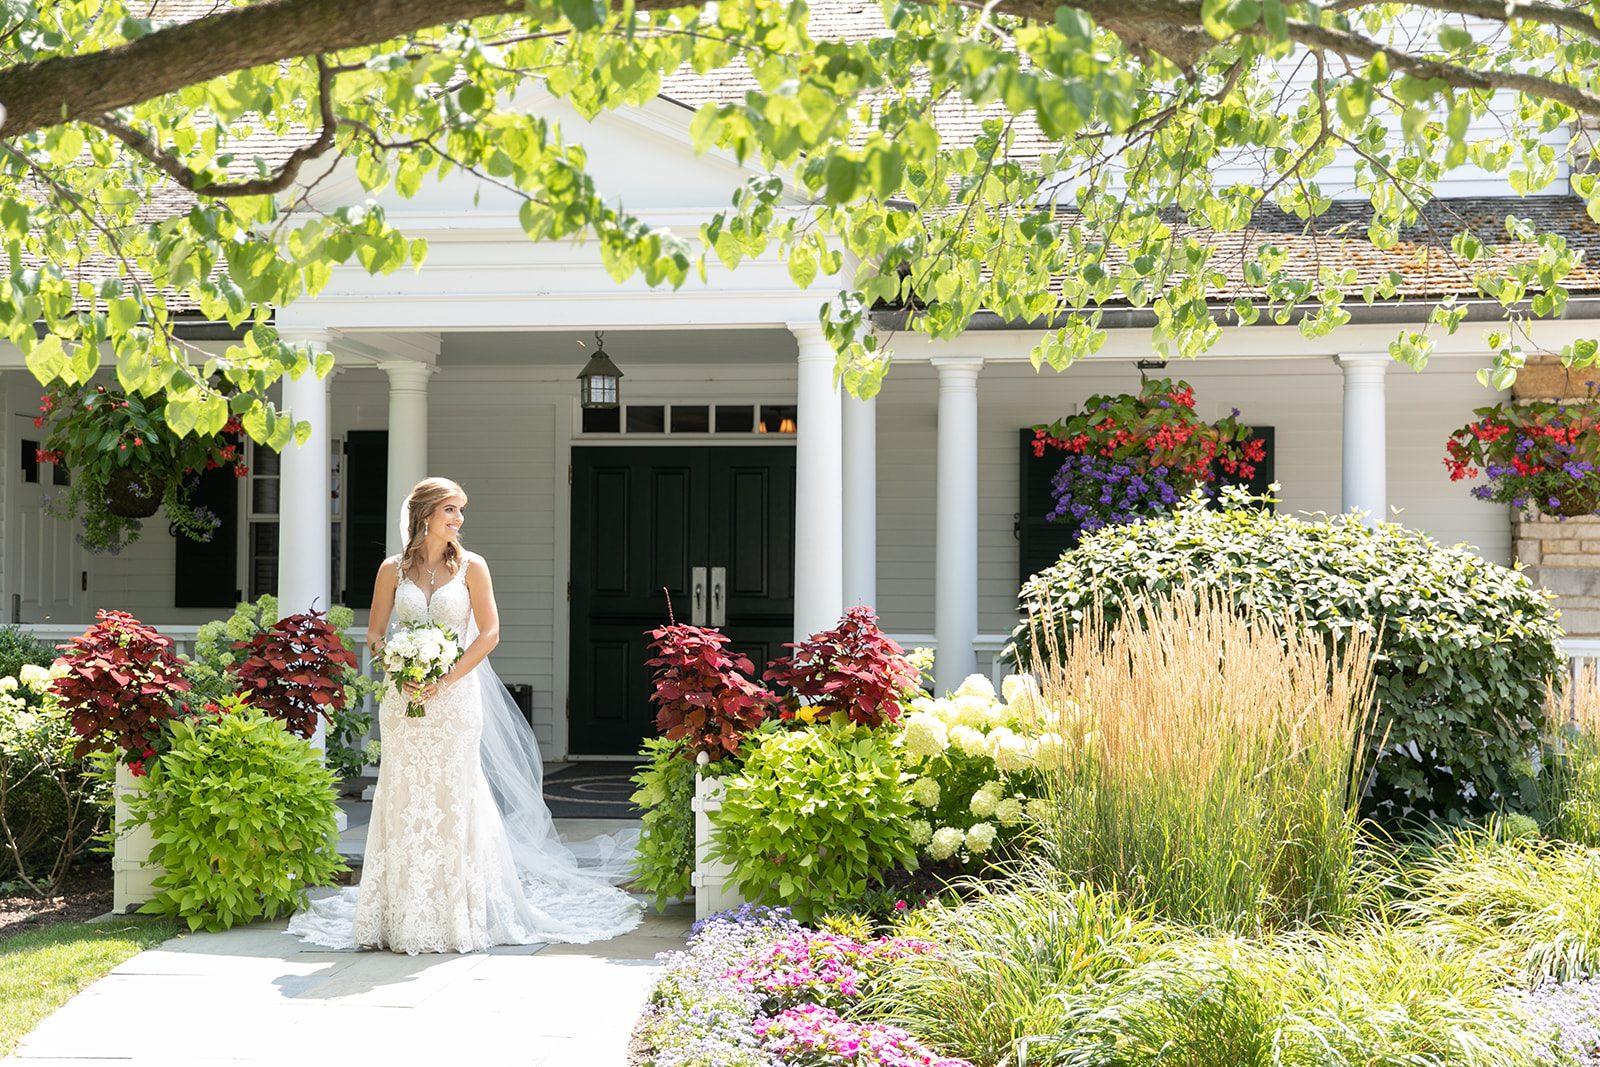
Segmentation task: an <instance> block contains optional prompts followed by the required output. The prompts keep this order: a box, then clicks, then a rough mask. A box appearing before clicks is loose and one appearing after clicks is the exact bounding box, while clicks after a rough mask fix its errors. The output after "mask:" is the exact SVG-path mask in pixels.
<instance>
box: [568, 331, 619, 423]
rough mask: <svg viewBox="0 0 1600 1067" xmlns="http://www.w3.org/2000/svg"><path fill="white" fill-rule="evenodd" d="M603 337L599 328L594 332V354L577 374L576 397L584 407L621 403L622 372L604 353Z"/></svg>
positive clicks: (608, 405)
mask: <svg viewBox="0 0 1600 1067" xmlns="http://www.w3.org/2000/svg"><path fill="white" fill-rule="evenodd" d="M604 338H605V334H603V333H601V332H600V331H599V330H596V331H595V332H594V355H592V356H590V357H589V362H588V363H586V364H584V367H583V370H582V371H581V372H580V373H579V374H578V397H579V401H580V403H581V404H582V406H584V407H586V408H615V407H618V406H619V405H620V404H621V403H622V372H621V371H620V370H618V369H617V365H616V364H615V363H613V362H611V357H610V356H608V355H606V350H605V340H604ZM578 344H579V345H580V346H582V345H583V342H582V341H579V342H578Z"/></svg>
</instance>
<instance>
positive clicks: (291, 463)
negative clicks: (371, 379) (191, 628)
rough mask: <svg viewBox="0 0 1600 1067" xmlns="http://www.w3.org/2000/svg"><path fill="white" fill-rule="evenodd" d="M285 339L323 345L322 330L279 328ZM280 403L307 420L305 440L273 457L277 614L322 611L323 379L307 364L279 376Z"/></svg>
mask: <svg viewBox="0 0 1600 1067" xmlns="http://www.w3.org/2000/svg"><path fill="white" fill-rule="evenodd" d="M283 337H284V340H286V341H291V342H294V343H297V344H299V343H304V342H307V341H310V342H311V343H313V344H314V345H316V346H317V347H318V348H325V347H327V344H328V341H329V335H328V333H327V332H326V331H314V332H313V331H295V332H293V333H290V332H288V331H283ZM283 407H284V409H285V410H286V411H287V412H288V414H289V415H290V416H291V417H292V418H293V419H294V420H295V421H296V422H300V421H305V422H309V423H311V436H310V437H309V438H307V439H306V443H305V444H303V445H301V444H296V443H295V442H294V441H293V440H291V441H290V442H289V443H288V444H287V445H285V446H284V448H283V454H282V457H281V459H280V460H279V472H280V480H279V483H278V614H279V615H280V616H284V615H293V614H295V613H296V612H301V611H308V610H310V609H311V608H313V607H315V608H318V609H320V610H323V611H326V610H327V609H328V607H329V602H328V601H329V596H330V594H331V590H332V588H333V577H332V573H331V572H332V567H333V549H332V517H331V516H330V514H329V507H328V465H329V461H330V459H331V456H330V454H329V452H328V439H329V433H328V379H327V378H318V377H317V375H316V371H315V370H313V369H312V368H310V367H307V368H306V370H305V371H304V372H302V373H301V375H300V377H298V378H289V377H285V378H284V379H283Z"/></svg>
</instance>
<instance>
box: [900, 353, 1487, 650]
mask: <svg viewBox="0 0 1600 1067" xmlns="http://www.w3.org/2000/svg"><path fill="white" fill-rule="evenodd" d="M1153 373H1158V374H1164V375H1168V376H1172V377H1180V378H1183V379H1186V380H1187V381H1189V382H1190V383H1191V384H1193V385H1194V387H1195V394H1196V399H1197V401H1198V406H1199V410H1200V412H1201V414H1202V415H1203V416H1204V417H1206V418H1208V419H1209V418H1216V417H1218V416H1221V415H1224V414H1226V413H1227V412H1228V410H1229V409H1230V408H1232V407H1238V408H1239V409H1240V414H1241V417H1242V418H1244V419H1245V420H1246V421H1247V422H1251V423H1255V424H1258V425H1264V426H1273V427H1275V428H1276V445H1277V450H1276V451H1277V460H1276V463H1277V466H1276V476H1277V479H1278V481H1279V482H1280V483H1282V486H1283V489H1282V494H1281V499H1282V502H1281V504H1280V507H1281V508H1282V509H1283V510H1285V511H1288V512H1296V513H1299V512H1317V511H1326V512H1336V511H1338V510H1339V492H1340V489H1339V468H1340V448H1341V431H1340V424H1341V415H1342V403H1343V381H1342V378H1341V375H1340V372H1339V370H1338V368H1337V367H1335V366H1334V365H1333V364H1332V363H1331V362H1328V361H1323V360H1316V361H1311V360H1296V361H1290V360H1260V361H1223V360H1206V359H1201V360H1199V361H1197V362H1193V363H1177V362H1174V363H1173V364H1171V365H1169V367H1168V368H1167V370H1166V371H1161V372H1153ZM1138 383H1139V377H1138V372H1137V371H1136V370H1135V369H1134V368H1133V367H1132V366H1131V365H1129V364H1126V363H1115V364H1110V365H1106V364H1099V363H1095V362H1092V361H1091V362H1089V363H1084V364H1080V365H1078V366H1076V367H1073V368H1072V369H1070V370H1068V371H1066V372H1065V373H1059V374H1058V373H1056V372H1053V371H1050V370H1048V369H1046V370H1044V371H1042V372H1040V373H1038V374H1035V373H1034V371H1033V370H1032V368H1031V367H1028V366H1026V365H1023V364H1015V363H1005V364H990V365H989V366H986V367H985V368H984V370H983V372H982V374H980V375H979V378H978V434H979V446H978V447H979V454H978V473H979V479H980V485H979V488H978V500H979V507H980V509H981V513H980V514H979V516H978V546H979V554H980V559H979V564H978V598H979V604H978V610H979V623H978V629H979V632H980V633H985V634H994V633H1003V632H1006V631H1009V630H1010V628H1011V626H1012V625H1013V623H1014V621H1015V617H1016V612H1015V606H1016V595H1017V542H1016V538H1015V536H1014V534H1013V532H1012V523H1013V517H1014V516H1015V514H1016V512H1017V509H1018V502H1017V491H1018V470H1017V462H1018V459H1017V451H1018V447H1019V446H1018V443H1017V430H1018V429H1019V428H1021V427H1023V426H1029V425H1033V424H1036V423H1042V422H1049V421H1052V420H1054V419H1056V418H1058V417H1060V416H1061V415H1063V414H1066V413H1068V412H1070V411H1072V410H1075V406H1076V405H1078V404H1080V403H1082V401H1084V400H1085V399H1086V398H1087V397H1089V396H1090V395H1091V394H1094V393H1115V392H1125V391H1131V390H1134V389H1136V388H1137V387H1138ZM1496 399H1497V396H1496V394H1494V393H1491V392H1490V391H1488V390H1486V389H1484V388H1483V387H1482V386H1481V385H1479V384H1478V382H1477V379H1476V377H1475V376H1474V373H1473V370H1472V369H1470V368H1468V367H1466V366H1463V365H1460V364H1451V363H1448V362H1445V361H1438V362H1436V363H1435V364H1434V366H1432V367H1430V368H1429V369H1428V370H1427V371H1425V372H1423V373H1422V374H1413V373H1412V372H1410V371H1408V370H1405V369H1403V368H1401V367H1399V366H1398V365H1397V366H1396V367H1395V368H1393V369H1392V370H1391V371H1390V372H1389V377H1388V426H1389V503H1390V507H1391V508H1393V509H1398V510H1399V515H1398V518H1399V520H1400V521H1402V522H1404V523H1406V524H1407V525H1410V526H1414V527H1418V528H1420V529H1423V530H1426V531H1427V532H1429V533H1430V534H1432V535H1433V536H1435V537H1437V538H1438V539H1439V540H1441V541H1444V542H1446V543H1455V542H1458V541H1465V542H1468V543H1470V544H1472V545H1475V546H1476V547H1477V548H1478V549H1479V551H1481V552H1482V553H1483V554H1484V555H1485V556H1487V557H1488V558H1490V559H1492V560H1495V561H1497V562H1501V563H1504V562H1506V561H1507V560H1508V559H1509V557H1510V538H1511V530H1510V521H1509V516H1508V514H1507V511H1506V509H1505V508H1504V507H1502V506H1498V505H1492V504H1485V503H1483V502H1481V501H1477V500H1474V499H1472V498H1471V497H1469V496H1468V495H1467V492H1466V489H1465V487H1463V486H1462V485H1459V484H1451V482H1450V481H1449V479H1448V478H1447V477H1446V476H1445V473H1444V468H1443V466H1442V465H1441V460H1442V458H1443V456H1444V442H1445V437H1446V435H1447V434H1448V433H1449V432H1450V431H1451V430H1453V429H1455V428H1456V427H1458V426H1460V425H1462V424H1463V423H1465V422H1466V421H1467V420H1468V419H1469V418H1470V417H1471V413H1472V409H1473V408H1474V407H1478V406H1482V405H1484V404H1490V403H1493V402H1494V401H1495V400H1496ZM937 405H938V394H937V378H936V375H935V372H934V370H933V369H932V368H931V367H929V366H927V365H926V364H901V365H897V366H896V367H895V368H894V369H893V370H892V371H891V372H890V375H889V380H888V382H887V383H886V384H885V386H884V390H883V393H882V394H881V395H880V398H879V401H878V542H879V548H878V604H879V608H880V613H881V615H882V616H883V620H884V626H885V628H886V629H888V630H890V631H893V632H898V633H931V632H932V630H933V596H934V590H933V575H934V538H933V531H934V506H935V502H934V484H935V479H934V433H935V426H936V423H937V411H938V407H937Z"/></svg>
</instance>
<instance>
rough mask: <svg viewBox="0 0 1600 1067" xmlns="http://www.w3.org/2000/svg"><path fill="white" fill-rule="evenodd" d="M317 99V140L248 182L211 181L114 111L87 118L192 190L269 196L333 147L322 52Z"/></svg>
mask: <svg viewBox="0 0 1600 1067" xmlns="http://www.w3.org/2000/svg"><path fill="white" fill-rule="evenodd" d="M317 102H318V106H319V108H320V110H321V113H322V130H321V131H320V132H319V133H318V134H317V137H316V140H314V141H312V142H310V143H309V144H304V145H301V146H300V147H299V148H296V149H295V150H294V151H293V152H291V153H289V158H288V159H286V160H284V161H283V166H281V167H279V168H278V172H277V173H276V174H273V175H272V176H271V177H268V178H257V179H253V180H251V181H247V182H211V181H210V180H208V179H207V178H206V177H204V176H203V175H201V174H197V173H196V172H195V171H193V170H192V169H190V168H189V166H188V165H187V164H185V163H184V162H183V160H181V159H179V158H178V157H177V156H175V155H173V154H172V153H171V152H168V151H167V150H166V149H164V148H162V147H161V145H160V144H158V143H157V142H156V141H155V139H154V138H152V137H149V136H148V135H146V134H143V133H140V132H139V131H138V130H136V129H134V128H133V127H132V126H129V125H128V124H127V123H125V122H123V121H121V120H120V119H118V118H116V117H115V116H113V115H100V116H98V117H96V118H93V119H90V120H89V122H90V123H91V124H92V125H95V126H98V127H100V128H101V129H102V130H105V131H106V132H107V133H109V134H111V136H113V137H115V138H116V139H117V140H119V141H121V142H122V143H123V144H125V145H127V146H128V147H129V148H131V149H133V150H134V151H135V152H137V153H138V154H139V155H141V156H143V157H144V158H146V159H148V160H149V161H150V162H151V163H154V164H155V165H156V166H157V167H158V168H160V170H161V172H162V173H164V174H166V175H167V176H168V177H170V178H171V179H172V180H173V181H175V182H177V183H178V184H179V185H181V186H182V187H183V188H185V189H187V190H189V191H190V192H191V193H194V194H196V195H204V196H209V197H225V196H272V195H273V194H275V193H281V192H283V191H284V190H285V189H287V188H289V186H291V185H293V184H294V181H295V179H296V178H297V177H299V175H300V168H301V167H303V166H305V164H306V163H307V162H309V161H310V160H313V159H316V158H317V157H318V156H321V155H323V154H325V153H326V152H327V151H328V150H329V149H330V148H332V147H333V140H334V134H335V132H336V131H337V129H338V125H339V116H338V115H337V114H335V113H334V110H333V69H332V68H331V67H329V66H328V63H327V61H326V60H325V59H324V58H323V57H322V56H317Z"/></svg>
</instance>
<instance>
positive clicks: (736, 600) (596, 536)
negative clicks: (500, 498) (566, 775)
mask: <svg viewBox="0 0 1600 1067" xmlns="http://www.w3.org/2000/svg"><path fill="white" fill-rule="evenodd" d="M794 475H795V454H794V448H793V447H792V446H761V447H753V446H744V447H728V448H721V447H718V448H712V447H693V446H669V447H653V446H628V447H618V448H610V447H605V448H575V449H573V453H572V572H571V573H572V587H571V607H572V630H571V633H572V640H571V646H572V657H571V658H572V670H571V674H570V682H569V691H570V695H571V709H570V724H571V741H570V747H571V751H572V752H573V754H575V755H620V754H631V753H633V752H636V751H638V748H639V743H640V741H641V740H642V739H643V738H644V737H646V736H647V735H649V734H650V733H652V732H653V731H654V729H655V726H654V719H655V710H654V706H653V705H652V704H651V703H650V699H649V698H650V675H651V671H650V668H648V667H646V666H645V660H647V659H649V658H650V655H651V653H650V651H649V649H648V648H647V645H648V643H649V640H650V639H649V637H648V636H647V634H646V632H645V631H647V630H650V629H653V628H654V627H657V626H660V625H662V624H663V623H665V622H667V620H668V604H669V602H670V605H671V614H672V616H673V617H675V618H676V619H677V621H679V622H698V623H702V624H704V625H713V626H717V627H718V628H719V629H721V630H722V631H723V632H724V633H726V634H727V635H728V636H729V637H730V638H732V647H733V648H734V649H735V650H737V651H738V652H741V653H743V654H744V655H747V656H749V657H750V659H751V660H752V662H753V663H754V664H755V668H756V671H757V674H758V676H759V672H760V671H761V670H762V668H763V666H764V665H765V663H766V661H767V660H768V659H770V658H771V657H773V656H774V655H776V654H778V653H779V652H780V651H781V647H780V646H781V645H783V643H784V642H786V641H789V640H791V639H792V637H791V634H792V630H793V625H794V528H795V513H794V499H795V484H794Z"/></svg>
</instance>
